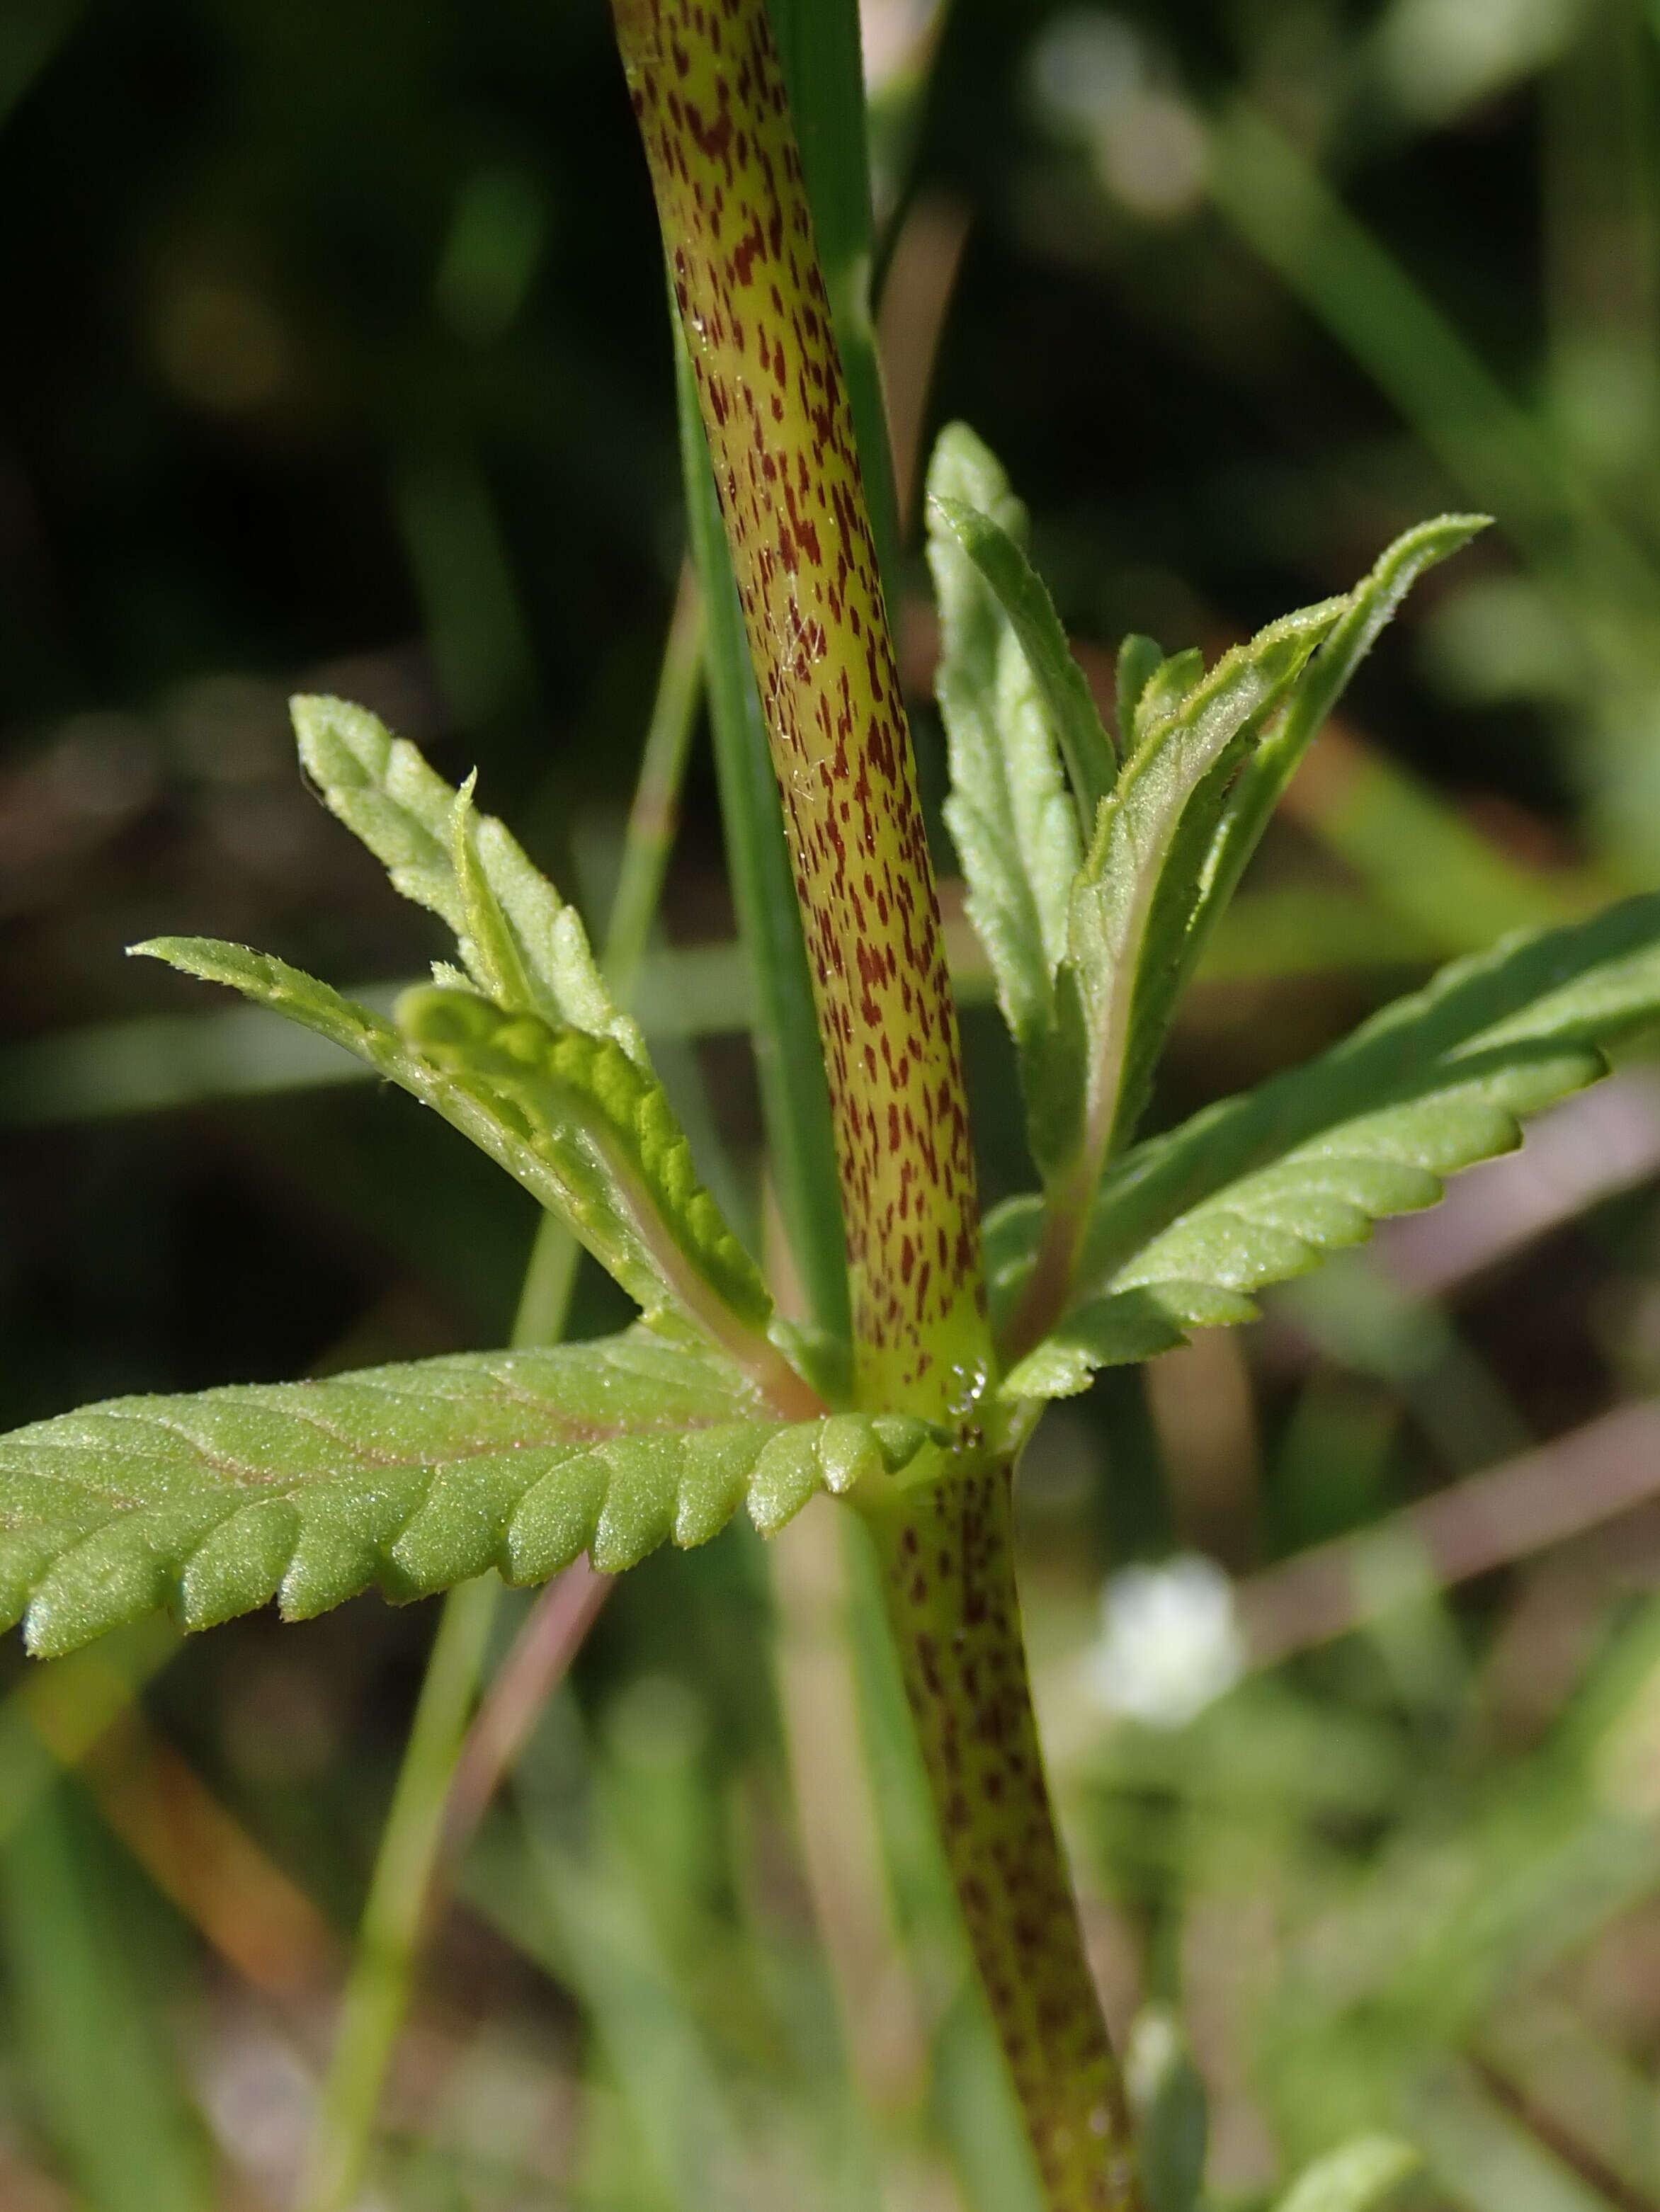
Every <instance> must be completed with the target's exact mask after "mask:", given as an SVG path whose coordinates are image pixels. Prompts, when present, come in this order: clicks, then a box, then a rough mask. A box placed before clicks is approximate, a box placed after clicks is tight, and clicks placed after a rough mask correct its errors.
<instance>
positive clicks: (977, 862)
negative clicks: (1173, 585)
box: [928, 423, 1093, 1090]
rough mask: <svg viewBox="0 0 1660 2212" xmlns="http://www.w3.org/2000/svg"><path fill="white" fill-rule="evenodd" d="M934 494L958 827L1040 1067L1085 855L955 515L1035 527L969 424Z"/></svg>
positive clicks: (954, 825)
mask: <svg viewBox="0 0 1660 2212" xmlns="http://www.w3.org/2000/svg"><path fill="white" fill-rule="evenodd" d="M928 493H929V507H928V565H929V567H930V568H931V569H932V570H933V580H934V588H935V592H936V593H937V595H938V599H939V628H940V657H939V671H938V673H937V674H936V676H935V678H934V696H935V697H936V699H937V700H938V702H939V711H940V714H941V716H942V718H943V719H944V721H945V725H946V740H947V744H948V746H949V749H950V758H951V781H952V792H951V796H950V798H949V799H947V800H946V823H947V824H948V825H949V827H950V829H951V833H952V838H953V839H954V840H955V842H956V845H957V849H958V854H960V856H961V858H962V862H963V872H964V878H965V879H966V882H967V885H968V902H967V903H968V912H969V919H970V921H971V922H972V923H973V925H974V927H975V931H976V934H977V935H978V937H979V939H980V941H981V943H982V945H984V946H985V948H986V952H987V957H988V958H989V960H990V962H991V967H992V974H993V975H994V978H995V981H996V985H997V999H998V1004H999V1006H1000V1007H1001V1008H1002V1012H1003V1018H1004V1019H1005V1020H1006V1022H1007V1024H1008V1025H1009V1029H1010V1031H1011V1033H1012V1036H1013V1037H1014V1040H1015V1044H1016V1047H1017V1048H1018V1051H1019V1053H1020V1054H1021V1057H1022V1060H1023V1061H1025V1062H1030V1061H1031V1059H1032V1057H1033V1056H1034V1055H1035V1054H1040V1053H1041V1052H1042V1051H1043V1047H1044V1044H1045V1041H1046V1039H1047V1038H1048V1036H1049V1033H1050V1032H1051V1031H1052V1030H1053V1029H1054V1027H1055V969H1056V967H1057V966H1058V965H1059V963H1060V961H1061V955H1062V953H1063V952H1064V951H1065V949H1066V937H1067V900H1068V898H1069V897H1070V896H1071V891H1072V881H1073V876H1074V874H1075V873H1076V872H1077V869H1078V864H1079V860H1080V859H1081V857H1082V847H1081V844H1080V842H1079V834H1078V823H1077V816H1076V813H1075V811H1074V809H1073V804H1072V801H1071V799H1069V798H1068V796H1067V788H1066V779H1065V776H1064V775H1063V773H1062V770H1061V758H1060V755H1059V752H1058V750H1057V749H1056V743H1055V729H1054V724H1053V720H1052V717H1051V715H1050V713H1049V710H1048V709H1047V708H1046V706H1045V703H1044V699H1043V692H1042V690H1041V687H1040V685H1039V684H1038V682H1037V678H1036V676H1035V675H1034V672H1033V668H1032V664H1031V660H1030V659H1029V658H1028V656H1027V653H1026V652H1025V649H1024V648H1023V646H1022V644H1021V641H1020V639H1019V638H1018V636H1017V635H1016V633H1015V629H1014V627H1013V625H1012V623H1011V621H1010V619H1009V617H1008V616H1007V614H1006V612H1005V611H1004V610H1003V609H1002V608H1001V607H1000V605H999V604H998V600H997V598H996V596H995V594H994V592H993V590H992V588H991V586H989V585H988V582H987V581H986V580H985V578H984V577H983V576H982V574H981V572H980V569H979V568H978V567H977V566H976V562H975V561H974V559H973V558H972V557H971V555H970V551H969V550H966V549H965V547H964V544H963V542H962V541H961V538H960V537H959V534H958V531H957V529H956V528H955V527H954V526H952V524H951V523H950V522H949V521H948V520H947V512H948V509H947V506H946V501H948V500H950V501H952V502H953V505H952V508H951V510H950V511H951V512H962V513H968V512H970V509H969V507H965V506H963V505H962V502H964V501H970V502H972V506H973V508H975V509H978V510H982V511H983V513H982V520H983V519H985V518H993V519H994V520H995V521H996V523H998V524H999V525H1000V526H1003V527H1005V528H1006V530H1008V531H1009V532H1014V531H1017V530H1018V529H1021V528H1023V527H1024V516H1023V512H1022V509H1021V507H1020V505H1019V502H1018V500H1016V499H1015V498H1014V496H1013V495H1012V492H1011V491H1010V489H1009V486H1008V479H1007V478H1006V477H1005V475H1004V474H1003V471H1002V470H1001V468H1000V466H999V465H998V463H997V461H996V459H994V456H993V455H992V454H991V453H988V451H987V449H986V448H985V447H983V446H982V444H981V443H980V441H979V440H978V439H977V438H976V437H975V435H974V434H973V432H972V431H970V430H969V429H967V428H965V427H964V425H963V424H961V423H953V424H952V425H951V426H949V427H948V428H946V430H945V431H943V432H942V433H941V435H940V438H939V443H938V444H937V445H936V447H934V453H933V462H932V464H931V465H930V467H929V471H928ZM1062 645H1063V649H1064V641H1062ZM1091 712H1093V709H1092V708H1091ZM1027 1088H1028V1090H1030V1089H1031V1072H1030V1068H1028V1070H1027Z"/></svg>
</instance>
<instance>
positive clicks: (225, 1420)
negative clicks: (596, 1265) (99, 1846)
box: [0, 1327, 928, 1656]
mask: <svg viewBox="0 0 1660 2212" xmlns="http://www.w3.org/2000/svg"><path fill="white" fill-rule="evenodd" d="M927 1438H928V1431H927V1429H926V1428H925V1427H924V1426H923V1425H922V1424H921V1423H920V1422H917V1421H909V1420H903V1419H886V1418H881V1419H867V1418H866V1417H865V1416H863V1415H859V1414H847V1413H842V1414H833V1415H830V1416H828V1417H826V1418H824V1419H818V1420H812V1421H804V1422H800V1423H796V1424H794V1425H791V1424H787V1423H785V1422H783V1421H782V1420H781V1419H779V1417H778V1416H777V1415H776V1413H773V1412H772V1411H771V1410H770V1409H769V1407H768V1406H767V1404H766V1402H765V1401H763V1399H762V1398H761V1396H760V1395H759V1394H758V1393H757V1391H756V1390H755V1389H754V1388H753V1387H752V1386H751V1384H750V1383H748V1381H747V1380H746V1379H745V1377H744V1376H742V1375H740V1374H739V1371H738V1370H736V1369H735V1368H734V1367H733V1366H731V1365H730V1364H728V1363H727V1362H726V1361H724V1360H722V1359H721V1358H718V1356H714V1355H709V1356H702V1355H699V1354H697V1353H695V1352H690V1351H689V1350H688V1349H687V1348H686V1347H685V1346H683V1345H672V1344H667V1343H665V1342H664V1341H663V1340H661V1339H660V1338H658V1337H655V1336H654V1334H652V1333H651V1332H650V1331H649V1330H648V1329H646V1328H638V1327H637V1328H632V1329H629V1331H627V1332H626V1333H625V1334H623V1335H621V1336H616V1337H609V1338H606V1339H605V1340H603V1341H601V1342H599V1343H594V1344H576V1345H562V1346H557V1347H556V1348H554V1349H551V1350H546V1351H534V1352H473V1353H465V1354H461V1355H458V1356H455V1357H453V1358H445V1359H426V1360H420V1361H417V1362H415V1363H414V1364H410V1365H407V1366H399V1367H380V1368H370V1369H367V1370H363V1371H362V1372H361V1373H358V1374H354V1375H342V1376H335V1377H332V1378H331V1379H330V1380H328V1381H326V1382H320V1383H271V1384H257V1385H254V1386H252V1387H248V1388H235V1389H222V1390H205V1391H203V1392H201V1393H200V1394H199V1395H197V1396H194V1397H173V1398H118V1399H113V1400H112V1401H109V1402H108V1403H106V1404H105V1405H101V1406H92V1407H87V1408H85V1409H84V1410H83V1411H82V1412H80V1413H68V1414H64V1415H63V1416H62V1417H60V1418H59V1419H56V1420H49V1421H37V1422H36V1423H35V1424H34V1425H33V1426H32V1427H30V1428H26V1429H20V1430H17V1431H15V1433H13V1434H12V1435H11V1436H9V1437H0V1621H3V1623H4V1624H6V1625H9V1623H11V1622H12V1621H15V1620H18V1619H19V1618H20V1617H22V1618H24V1619H25V1621H26V1632H27V1638H28V1642H29V1645H30V1648H31V1650H34V1651H35V1652H37V1653H39V1654H40V1655H42V1656H52V1655H54V1654H57V1653H59V1652H63V1651H69V1650H73V1649H74V1648H75V1647H76V1645H77V1644H85V1643H87V1642H88V1641H90V1640H91V1638H94V1637H95V1636H100V1635H101V1634H102V1633H103V1632H105V1631H106V1629H110V1628H113V1627H115V1626H118V1625H119V1624H120V1623H121V1622H124V1621H128V1620H136V1619H137V1618H138V1617H139V1616H140V1615H142V1614H143V1613H149V1612H150V1611H153V1610H154V1609H155V1607H158V1606H167V1607H168V1608H169V1609H170V1610H171V1611H172V1612H173V1613H174V1614H175V1615H176V1616H177V1617H178V1619H179V1620H180V1621H182V1622H183V1624H184V1625H185V1626H186V1627H188V1628H205V1627H208V1626H211V1625H212V1624H213V1623H214V1622H216V1621H220V1620H228V1619H229V1618H230V1616H231V1615H232V1614H234V1613H246V1612H248V1611H250V1610H252V1608H254V1607H258V1606H261V1605H264V1604H265V1603H267V1602H268V1601H270V1600H271V1598H273V1597H275V1598H276V1599H277V1601H278V1602H279V1604H280V1606H281V1607H282V1609H283V1613H284V1614H285V1615H286V1616H287V1617H288V1618H289V1619H290V1620H301V1619H305V1618H307V1617H309V1616H310V1615H311V1614H313V1613H321V1612H324V1611H325V1610H326V1609H327V1608H328V1607H331V1606H334V1605H338V1604H340V1603H341V1602H343V1601H344V1600H345V1599H346V1598H349V1597H351V1596H353V1595H356V1593H357V1592H358V1591H359V1590H361V1589H367V1588H368V1587H369V1586H370V1585H372V1584H374V1585H378V1586H379V1587H380V1589H382V1590H384V1591H385V1592H386V1595H388V1596H391V1597H393V1598H398V1599H404V1598H410V1597H417V1596H421V1595H425V1594H426V1593H427V1592H429V1591H431V1590H438V1589H445V1588H447V1586H448V1585H450V1584H451V1583H457V1582H460V1581H463V1580H465V1578H466V1577H469V1576H471V1575H477V1574H481V1573H483V1571H484V1570H485V1569H486V1568H487V1567H490V1566H494V1567H496V1569H497V1570H498V1571H500V1572H501V1574H502V1576H503V1577H505V1578H506V1579H507V1580H508V1581H509V1582H518V1583H531V1582H539V1581H542V1580H544V1578H545V1577H547V1576H549V1575H550V1574H553V1573H556V1571H558V1569H559V1568H561V1567H562V1566H564V1565H568V1564H569V1562H570V1561H571V1560H572V1559H575V1557H576V1556H577V1554H578V1553H581V1552H584V1551H587V1552H589V1553H591V1555H592V1557H593V1563H594V1565H596V1566H597V1567H599V1568H601V1569H603V1570H604V1571H606V1572H614V1571H617V1570H618V1569H620V1568H623V1567H627V1566H631V1565H634V1563H635V1561H636V1560H638V1559H642V1558H643V1557H644V1555H645V1554H646V1553H648V1552H649V1551H652V1550H654V1548H655V1547H657V1546H658V1545H660V1544H663V1543H666V1542H673V1543H676V1544H680V1545H690V1544H701V1543H703V1542H706V1541H708V1538H709V1537H711V1536H713V1535H714V1534H717V1532H718V1531H719V1530H720V1529H721V1528H724V1527H725V1525H726V1523H727V1521H728V1520H729V1519H730V1518H731V1517H732V1515H733V1513H734V1512H735V1511H736V1510H737V1509H738V1508H739V1505H747V1507H748V1509H749V1510H750V1513H751V1517H752V1518H753V1519H754V1521H755V1522H756V1525H757V1527H758V1528H762V1529H763V1531H765V1530H770V1529H772V1528H778V1527H781V1525H782V1523H783V1522H785V1521H787V1519H788V1518H789V1517H790V1516H791V1515H792V1514H793V1513H794V1512H796V1511H798V1510H800V1507H801V1505H803V1504H805V1503H806V1500H807V1499H808V1498H810V1497H812V1495H813V1494H814V1492H817V1491H819V1490H830V1491H833V1492H846V1491H847V1490H848V1489H850V1488H851V1487H852V1486H853V1485H854V1484H855V1483H857V1482H860V1481H863V1480H870V1479H873V1478H874V1477H876V1476H878V1475H880V1474H884V1473H886V1474H894V1473H897V1472H898V1471H899V1470H900V1469H901V1468H903V1467H905V1466H906V1465H907V1464H908V1463H909V1462H910V1460H912V1459H913V1458H914V1457H915V1455H916V1453H917V1452H918V1451H919V1450H920V1449H921V1447H922V1446H923V1444H924V1443H926V1442H927Z"/></svg>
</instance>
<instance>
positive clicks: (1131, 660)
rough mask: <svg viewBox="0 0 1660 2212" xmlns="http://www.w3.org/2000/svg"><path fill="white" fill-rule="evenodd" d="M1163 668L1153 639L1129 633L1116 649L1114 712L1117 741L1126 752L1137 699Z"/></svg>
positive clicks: (1161, 652)
mask: <svg viewBox="0 0 1660 2212" xmlns="http://www.w3.org/2000/svg"><path fill="white" fill-rule="evenodd" d="M1163 666H1164V647H1163V646H1162V645H1160V644H1159V642H1158V639H1157V638H1152V637H1143V636H1141V635H1140V633H1139V632H1137V631H1135V630H1132V631H1131V632H1130V633H1129V635H1128V636H1127V637H1126V638H1125V639H1124V641H1123V642H1122V645H1121V646H1120V647H1119V648H1118V665H1117V670H1116V684H1115V686H1114V699H1115V703H1116V707H1117V709H1118V741H1119V744H1121V745H1122V747H1123V749H1124V750H1125V751H1126V752H1131V751H1134V739H1135V710H1136V708H1138V707H1139V706H1140V703H1141V695H1142V693H1143V692H1144V691H1145V690H1146V688H1147V686H1148V684H1150V683H1152V679H1153V678H1154V677H1155V676H1156V675H1157V674H1158V671H1159V670H1160V669H1161V668H1162V667H1163Z"/></svg>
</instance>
